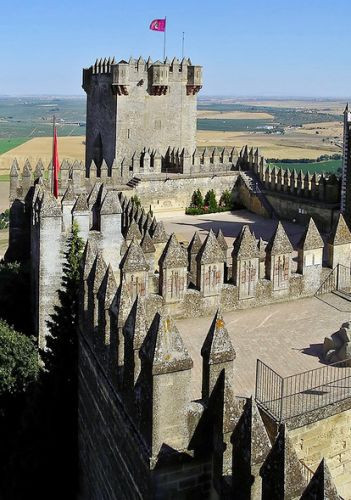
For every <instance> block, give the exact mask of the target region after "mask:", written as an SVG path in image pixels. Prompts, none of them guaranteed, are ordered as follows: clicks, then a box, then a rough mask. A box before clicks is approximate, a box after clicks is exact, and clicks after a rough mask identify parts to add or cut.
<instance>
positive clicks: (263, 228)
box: [156, 210, 304, 246]
mask: <svg viewBox="0 0 351 500" xmlns="http://www.w3.org/2000/svg"><path fill="white" fill-rule="evenodd" d="M156 217H157V220H162V221H163V223H164V225H165V228H166V231H167V232H168V233H172V232H174V233H176V235H177V237H178V239H179V240H181V241H190V240H191V238H192V235H193V234H194V232H195V231H199V234H200V237H201V238H202V239H204V238H205V236H206V234H207V233H208V231H209V230H210V229H211V228H212V230H213V231H214V232H216V231H217V230H218V229H221V230H222V232H223V235H224V236H225V238H226V240H227V242H228V244H229V245H230V246H232V245H233V241H234V239H235V238H236V237H237V236H238V234H239V232H240V229H241V228H242V226H243V224H248V225H249V226H250V228H251V231H253V232H254V233H255V236H256V239H258V238H263V239H264V240H265V241H268V240H269V239H270V237H271V236H272V234H273V231H274V229H275V227H276V225H277V221H276V220H272V219H266V218H264V217H261V216H260V215H256V214H254V213H252V212H249V211H248V210H236V211H235V212H222V213H218V214H208V215H176V214H172V213H168V214H157V215H156ZM283 225H284V228H285V230H286V232H287V233H288V235H289V238H290V240H291V242H292V243H293V245H296V243H297V242H298V241H299V239H300V237H301V234H302V233H303V231H304V226H301V225H299V224H293V223H291V222H285V221H284V222H283Z"/></svg>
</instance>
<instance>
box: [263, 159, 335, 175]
mask: <svg viewBox="0 0 351 500" xmlns="http://www.w3.org/2000/svg"><path fill="white" fill-rule="evenodd" d="M269 166H270V167H271V168H273V167H276V168H280V167H281V168H283V169H284V170H287V169H289V170H290V171H291V170H296V171H297V172H299V171H300V170H302V172H304V173H306V172H310V174H313V173H314V172H316V173H318V174H321V173H323V172H324V173H326V172H328V173H333V174H337V175H340V170H341V160H326V161H318V162H313V163H305V162H303V163H301V162H300V163H298V162H296V163H278V162H277V163H269Z"/></svg>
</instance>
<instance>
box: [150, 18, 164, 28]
mask: <svg viewBox="0 0 351 500" xmlns="http://www.w3.org/2000/svg"><path fill="white" fill-rule="evenodd" d="M150 30H152V31H166V19H154V20H153V21H151V24H150Z"/></svg>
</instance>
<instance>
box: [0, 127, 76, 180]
mask: <svg viewBox="0 0 351 500" xmlns="http://www.w3.org/2000/svg"><path fill="white" fill-rule="evenodd" d="M58 148H59V158H60V161H62V160H64V159H67V160H73V161H74V160H84V156H85V137H84V136H76V137H59V139H58ZM14 158H17V161H18V163H19V164H20V166H22V165H24V162H25V161H26V159H27V158H28V159H29V161H30V162H31V163H32V164H34V165H35V164H36V163H37V161H38V160H39V158H41V159H42V161H43V163H44V165H45V166H47V165H48V164H49V163H50V161H51V158H52V138H51V137H35V138H34V139H31V140H30V141H27V142H25V143H24V144H21V145H20V146H18V147H17V148H14V149H11V150H10V151H8V152H7V153H4V154H3V155H1V156H0V173H7V172H8V171H9V170H10V168H11V164H12V162H13V160H14Z"/></svg>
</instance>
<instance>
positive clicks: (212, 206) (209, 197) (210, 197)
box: [205, 189, 218, 212]
mask: <svg viewBox="0 0 351 500" xmlns="http://www.w3.org/2000/svg"><path fill="white" fill-rule="evenodd" d="M205 206H207V207H208V208H209V210H210V211H211V212H213V211H215V210H217V209H218V203H217V200H216V195H215V192H214V191H213V189H210V190H209V191H207V193H206V196H205Z"/></svg>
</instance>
